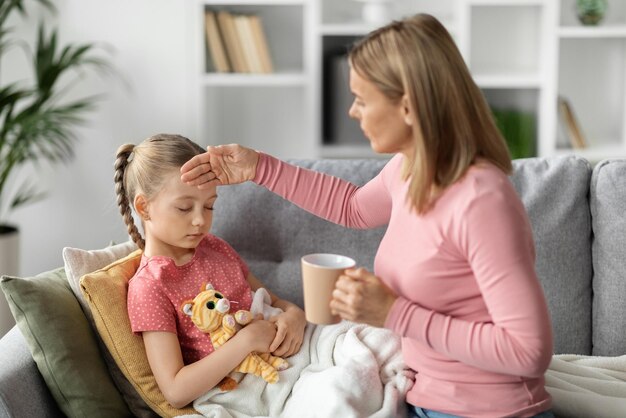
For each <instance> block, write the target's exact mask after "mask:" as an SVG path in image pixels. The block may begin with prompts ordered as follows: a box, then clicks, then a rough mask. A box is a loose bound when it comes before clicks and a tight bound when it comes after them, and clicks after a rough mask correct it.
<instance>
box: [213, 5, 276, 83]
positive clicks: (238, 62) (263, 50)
mask: <svg viewBox="0 0 626 418" xmlns="http://www.w3.org/2000/svg"><path fill="white" fill-rule="evenodd" d="M205 28H206V40H207V47H208V50H209V55H210V58H211V62H212V65H211V67H212V69H213V71H215V72H219V73H227V72H236V73H262V74H268V73H272V72H273V71H274V68H273V64H272V59H271V56H270V52H269V48H268V45H267V38H266V36H265V32H264V30H263V25H262V24H261V19H260V18H259V16H257V15H247V14H234V13H230V12H228V11H225V10H220V11H213V10H206V12H205Z"/></svg>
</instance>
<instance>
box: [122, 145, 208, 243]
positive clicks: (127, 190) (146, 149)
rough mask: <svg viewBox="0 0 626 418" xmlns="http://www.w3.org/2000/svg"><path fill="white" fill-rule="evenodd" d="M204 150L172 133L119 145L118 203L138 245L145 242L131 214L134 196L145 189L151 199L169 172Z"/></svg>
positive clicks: (144, 192)
mask: <svg viewBox="0 0 626 418" xmlns="http://www.w3.org/2000/svg"><path fill="white" fill-rule="evenodd" d="M203 152H204V150H203V149H202V147H200V146H199V145H198V144H196V143H194V142H192V141H190V140H189V139H187V138H185V137H183V136H180V135H171V134H158V135H154V136H151V137H150V138H148V139H146V140H144V141H143V142H142V143H140V144H139V145H134V144H124V145H122V146H120V147H119V148H118V149H117V154H116V159H115V177H114V179H115V194H116V195H117V205H118V206H119V209H120V213H121V214H122V217H123V218H124V223H126V227H127V229H128V233H129V235H130V237H131V238H132V240H133V241H134V242H135V244H137V246H138V247H139V248H141V249H144V248H145V244H146V242H145V240H144V239H143V237H142V236H141V233H140V232H139V229H138V228H137V225H135V221H134V219H133V215H132V211H133V209H134V207H133V202H134V200H135V196H136V195H137V194H139V193H142V194H144V195H145V196H146V198H147V199H148V200H150V199H151V198H152V197H154V196H155V195H156V194H157V193H158V192H159V191H160V190H161V188H162V187H163V184H164V182H165V180H166V175H167V174H169V173H171V172H172V170H177V169H180V167H182V165H183V164H184V163H186V162H187V161H188V160H189V159H190V158H192V157H193V156H195V155H198V154H201V153H203Z"/></svg>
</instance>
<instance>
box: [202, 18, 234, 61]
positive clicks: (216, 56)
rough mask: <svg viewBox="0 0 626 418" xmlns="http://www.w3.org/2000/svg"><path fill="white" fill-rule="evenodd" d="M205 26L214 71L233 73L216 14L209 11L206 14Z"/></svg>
mask: <svg viewBox="0 0 626 418" xmlns="http://www.w3.org/2000/svg"><path fill="white" fill-rule="evenodd" d="M204 21H205V22H204V24H205V29H206V42H207V47H208V50H209V54H210V56H211V62H212V63H213V69H214V70H215V71H216V72H218V73H227V72H230V71H231V68H230V63H229V62H228V57H227V56H226V49H225V48H224V41H223V40H222V35H221V34H220V30H219V27H218V25H217V18H216V16H215V12H213V11H212V10H207V11H206V12H205V14H204Z"/></svg>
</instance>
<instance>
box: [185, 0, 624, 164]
mask: <svg viewBox="0 0 626 418" xmlns="http://www.w3.org/2000/svg"><path fill="white" fill-rule="evenodd" d="M193 3H194V4H193V5H192V6H190V7H192V8H193V11H192V16H193V17H192V20H193V21H194V22H195V23H194V28H193V33H194V34H195V35H194V41H193V42H191V44H192V45H193V48H194V53H193V54H191V55H192V63H191V68H193V76H192V77H190V80H191V82H190V92H191V97H192V99H193V100H194V101H193V103H197V104H198V105H197V106H195V107H194V109H193V110H194V112H195V113H194V120H195V121H196V123H195V125H196V126H195V129H196V135H195V137H196V138H198V141H199V142H201V143H203V144H217V143H224V142H239V143H242V144H244V145H247V146H250V147H253V148H256V149H260V150H264V151H267V152H269V153H272V154H274V155H277V156H279V157H282V158H315V157H327V158H350V157H356V158H358V157H379V155H377V154H375V153H374V152H373V151H371V149H370V147H369V143H368V142H367V141H366V140H365V139H364V138H363V136H362V135H361V133H360V131H359V128H358V124H357V122H355V121H353V120H351V119H349V118H348V116H347V111H348V107H349V103H350V100H351V95H350V92H349V88H348V82H347V67H346V62H345V60H342V55H343V54H344V53H345V52H346V51H347V48H348V47H349V45H350V44H351V43H352V42H353V41H355V40H356V39H358V38H360V37H362V36H364V35H365V34H367V33H368V32H369V31H371V30H372V29H375V27H376V26H378V25H372V24H369V23H367V22H364V21H363V20H362V15H361V7H362V5H363V3H362V2H358V1H354V0H234V1H229V0H195V1H194V2H193ZM389 5H390V6H389V7H390V9H389V15H390V16H391V18H400V17H402V16H406V15H410V14H413V13H417V12H420V11H422V12H427V13H431V14H433V15H435V16H437V17H438V18H439V19H440V20H441V21H442V22H443V23H444V25H446V27H447V28H448V30H449V31H450V32H451V33H452V35H453V37H454V38H455V40H456V41H457V44H458V46H459V49H460V50H461V52H462V54H463V56H464V57H465V60H466V62H467V63H468V66H469V68H470V70H471V72H472V74H473V76H474V79H475V80H476V82H477V84H478V85H479V86H480V87H481V88H482V89H483V92H484V93H485V96H486V98H487V100H488V101H489V103H490V104H491V105H492V107H494V109H498V110H501V111H505V112H506V111H510V110H517V111H520V112H523V113H524V114H526V115H532V117H534V119H535V123H534V130H535V132H534V141H535V143H534V144H533V148H534V149H535V150H536V154H537V155H540V156H548V155H557V154H565V153H576V154H579V155H581V156H583V157H586V158H588V159H590V160H591V161H592V162H593V161H598V160H600V159H603V158H608V157H626V2H623V1H621V0H609V8H608V13H607V16H606V18H605V20H604V21H603V22H602V23H601V24H600V25H599V26H597V27H586V26H583V25H581V24H580V23H579V22H578V20H577V18H576V15H575V0H558V1H557V0H394V1H392V2H389ZM207 10H213V11H216V12H219V11H227V12H229V13H232V14H235V15H252V16H257V17H258V18H259V20H260V21H261V22H262V24H263V28H264V30H265V34H266V37H267V44H268V48H269V51H270V55H271V59H272V63H273V71H272V72H270V73H267V74H259V73H233V72H215V71H214V69H212V67H211V64H210V62H209V61H210V60H209V58H210V57H209V54H210V51H209V50H208V49H207V41H206V24H205V13H206V11H207ZM559 97H564V98H566V99H567V100H568V102H569V104H570V107H571V109H572V111H573V112H574V113H575V114H576V118H577V121H578V122H579V124H580V129H581V131H582V132H584V136H585V142H586V145H587V146H586V147H585V148H581V149H578V148H573V147H572V144H571V140H570V139H569V138H568V137H567V130H566V129H564V126H563V124H564V123H565V121H564V120H563V118H562V115H561V112H560V110H559V105H558V103H559V100H558V99H559ZM382 157H385V156H382Z"/></svg>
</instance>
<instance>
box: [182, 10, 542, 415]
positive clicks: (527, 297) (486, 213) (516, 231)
mask: <svg viewBox="0 0 626 418" xmlns="http://www.w3.org/2000/svg"><path fill="white" fill-rule="evenodd" d="M349 63H350V89H351V90H352V93H353V94H354V97H355V98H354V102H353V104H352V106H351V108H350V111H349V114H350V116H351V117H353V118H354V119H356V120H357V121H358V122H359V123H360V126H361V129H362V130H363V133H364V134H365V136H366V137H367V139H368V140H369V141H370V144H371V147H372V149H373V150H374V151H376V152H378V153H389V154H394V156H393V157H392V158H391V160H390V161H389V163H388V164H387V165H386V166H385V167H384V168H383V170H382V171H381V173H380V174H379V175H378V176H377V177H375V178H374V179H373V180H371V181H370V182H369V183H367V184H366V185H364V186H363V187H360V188H359V187H357V186H355V185H353V184H350V183H347V182H345V181H342V180H340V179H338V178H334V177H330V176H327V175H324V174H321V173H316V172H313V171H310V170H303V169H301V168H297V167H294V166H292V165H289V164H286V163H284V162H282V161H280V160H278V159H276V158H273V157H270V156H269V155H267V154H263V153H258V152H256V151H253V150H251V149H248V148H244V147H241V146H238V145H227V146H221V147H209V150H208V152H207V153H205V154H202V155H199V156H196V157H194V158H193V159H192V160H191V161H190V162H189V163H187V164H186V165H185V166H183V169H182V173H183V174H182V179H183V180H184V181H186V182H187V183H188V184H190V185H198V186H199V188H200V189H203V188H204V187H209V188H210V187H213V186H211V184H212V183H214V182H219V183H220V184H234V183H239V182H242V181H247V180H253V181H254V182H256V183H258V184H260V185H262V186H264V187H267V188H268V189H269V190H271V191H273V192H274V193H278V194H279V195H281V196H283V197H284V198H286V199H289V200H290V201H292V202H294V203H296V204H297V205H299V206H301V207H303V208H305V209H306V210H309V211H311V212H313V213H315V214H317V215H318V216H321V217H324V218H326V219H328V220H331V221H334V222H336V223H339V224H342V225H346V226H349V227H353V228H374V227H378V226H381V225H388V226H387V231H386V233H385V236H384V238H383V240H382V241H381V243H380V246H379V248H378V252H377V254H376V259H375V263H374V272H369V271H367V270H366V269H364V268H355V269H351V270H347V271H346V274H345V275H343V276H342V277H340V279H339V280H338V281H337V284H336V287H335V290H334V293H333V300H332V302H331V309H332V310H333V311H334V312H335V313H338V314H339V315H340V316H341V317H342V318H344V319H347V320H351V321H358V322H364V323H367V324H371V325H375V326H385V327H387V328H390V329H392V330H394V331H395V332H396V333H398V334H399V335H400V336H401V337H402V351H403V355H404V359H405V362H406V363H407V365H409V366H410V367H411V368H412V369H413V370H415V371H416V372H417V373H416V379H415V384H414V386H413V387H412V389H411V390H410V391H409V393H408V395H407V402H408V404H409V405H408V406H409V410H410V413H411V415H412V416H418V417H421V418H424V417H431V418H433V417H454V416H463V417H494V418H495V417H532V416H535V417H539V416H541V417H551V416H553V415H552V413H551V412H549V409H550V402H551V399H550V395H549V394H548V392H547V391H546V390H545V387H544V376H543V375H544V372H545V370H546V369H547V368H548V364H549V362H550V359H551V356H552V329H551V326H550V316H549V313H548V308H547V303H546V301H545V297H544V294H543V290H542V288H541V284H540V283H539V280H538V279H537V275H536V272H535V266H534V263H535V248H534V243H533V237H532V231H531V227H530V223H529V220H528V217H527V215H526V213H525V210H524V206H523V205H522V202H521V201H520V199H519V197H518V196H517V194H516V192H515V190H514V189H513V186H512V184H511V182H510V181H509V179H508V178H507V174H509V173H510V172H511V160H510V157H509V154H508V151H507V148H506V144H505V142H504V140H503V138H502V136H501V135H500V133H499V131H498V129H497V127H496V125H495V123H494V121H493V118H492V115H491V111H490V109H489V107H488V105H487V103H486V101H485V99H484V97H483V95H482V93H481V91H480V89H479V88H478V87H477V86H476V84H475V83H474V81H473V80H472V77H471V75H470V73H469V70H468V69H467V67H466V65H465V63H464V61H463V58H462V56H461V54H460V53H459V51H458V49H457V48H456V45H455V43H454V41H453V39H452V37H451V36H450V34H449V33H448V32H447V31H446V29H445V28H444V27H443V25H441V23H440V22H439V21H437V19H435V18H434V17H432V16H429V15H424V14H421V15H416V16H413V17H410V18H406V19H404V20H401V21H396V22H392V23H390V24H389V25H387V26H385V27H382V28H380V29H377V30H375V31H374V32H372V33H370V34H369V35H368V36H366V37H365V38H363V39H362V40H361V41H359V42H358V43H357V44H356V45H355V47H354V48H353V49H352V51H351V52H350V55H349Z"/></svg>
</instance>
